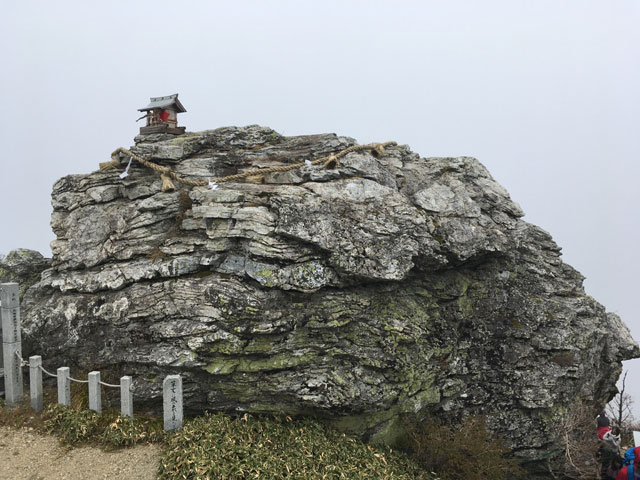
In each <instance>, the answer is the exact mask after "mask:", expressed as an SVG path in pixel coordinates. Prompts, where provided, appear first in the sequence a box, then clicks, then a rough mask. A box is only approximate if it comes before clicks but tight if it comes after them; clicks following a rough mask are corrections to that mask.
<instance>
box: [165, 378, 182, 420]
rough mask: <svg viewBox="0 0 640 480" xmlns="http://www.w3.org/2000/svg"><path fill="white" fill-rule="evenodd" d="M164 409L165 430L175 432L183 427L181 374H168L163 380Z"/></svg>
mask: <svg viewBox="0 0 640 480" xmlns="http://www.w3.org/2000/svg"><path fill="white" fill-rule="evenodd" d="M162 410H163V414H164V429H165V430H167V431H170V432H173V431H175V430H178V429H180V428H182V420H183V399H182V377H181V376H180V375H167V376H166V377H165V379H164V381H163V382H162Z"/></svg>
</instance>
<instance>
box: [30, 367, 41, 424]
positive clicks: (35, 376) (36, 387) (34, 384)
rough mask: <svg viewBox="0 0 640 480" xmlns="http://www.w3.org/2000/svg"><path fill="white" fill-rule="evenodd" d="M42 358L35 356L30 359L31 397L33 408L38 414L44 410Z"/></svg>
mask: <svg viewBox="0 0 640 480" xmlns="http://www.w3.org/2000/svg"><path fill="white" fill-rule="evenodd" d="M41 366H42V357H41V356H40V355H33V356H31V357H29V396H30V397H31V408H33V409H34V410H35V411H36V412H39V411H41V410H42V370H40V367H41Z"/></svg>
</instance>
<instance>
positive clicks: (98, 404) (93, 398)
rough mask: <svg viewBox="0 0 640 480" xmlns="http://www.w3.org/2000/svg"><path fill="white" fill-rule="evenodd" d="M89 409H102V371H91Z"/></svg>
mask: <svg viewBox="0 0 640 480" xmlns="http://www.w3.org/2000/svg"><path fill="white" fill-rule="evenodd" d="M89 410H93V411H95V412H98V413H100V412H101V411H102V391H101V389H100V372H98V371H93V372H89Z"/></svg>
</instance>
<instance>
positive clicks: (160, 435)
mask: <svg viewBox="0 0 640 480" xmlns="http://www.w3.org/2000/svg"><path fill="white" fill-rule="evenodd" d="M164 437H165V432H164V430H163V429H162V424H161V423H160V421H159V420H157V419H138V418H137V417H136V419H135V420H132V419H130V418H129V417H117V418H116V419H114V421H113V422H111V423H110V424H109V425H107V427H106V428H105V429H104V433H103V434H102V442H101V443H102V444H103V445H105V446H108V447H130V446H132V445H135V444H136V443H144V442H158V441H162V440H163V439H164Z"/></svg>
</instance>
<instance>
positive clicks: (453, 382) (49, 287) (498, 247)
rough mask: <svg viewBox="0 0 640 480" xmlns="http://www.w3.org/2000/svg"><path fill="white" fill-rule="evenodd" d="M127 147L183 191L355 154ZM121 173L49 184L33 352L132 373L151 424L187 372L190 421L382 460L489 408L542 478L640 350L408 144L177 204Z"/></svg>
mask: <svg viewBox="0 0 640 480" xmlns="http://www.w3.org/2000/svg"><path fill="white" fill-rule="evenodd" d="M136 141H137V142H138V144H137V145H136V147H135V148H134V150H135V151H136V152H137V153H138V154H140V155H148V156H150V157H152V158H154V159H155V161H157V162H158V163H159V164H161V165H167V166H170V167H171V168H172V169H174V170H175V171H176V172H177V173H179V174H180V175H183V176H185V177H187V178H192V179H195V178H207V177H213V176H224V175H228V174H235V173H238V172H242V171H244V170H246V169H249V168H255V167H270V166H275V165H288V164H290V163H292V162H296V163H298V162H302V163H304V161H305V160H314V159H316V158H319V157H323V156H326V155H329V154H331V153H336V152H338V151H339V150H341V149H344V148H346V147H348V146H351V145H353V144H354V143H355V142H354V140H353V139H350V138H347V137H339V136H336V135H313V136H301V137H290V138H287V137H282V136H280V135H278V134H277V133H275V132H273V131H272V130H270V129H268V128H263V127H258V126H249V127H242V128H236V127H229V128H222V129H218V130H209V131H205V132H198V133H189V134H186V135H183V136H179V137H171V136H166V135H149V136H140V137H137V139H136ZM106 156H108V155H106ZM125 164H126V162H124V164H123V165H122V167H121V170H123V169H124V165H125ZM119 173H120V171H97V172H94V173H92V174H88V175H70V176H67V177H64V178H62V179H60V180H59V181H58V182H56V184H55V185H54V188H53V195H52V204H53V206H54V212H53V214H52V218H51V224H52V228H53V230H54V232H55V234H56V236H57V239H56V240H55V241H54V242H53V244H52V249H53V252H54V257H53V260H52V264H51V268H49V269H47V270H45V271H44V272H42V275H41V281H40V282H39V283H37V284H36V285H35V286H34V287H32V288H31V289H29V291H28V292H27V294H26V295H25V298H24V301H23V323H24V338H25V347H26V346H27V345H29V348H30V349H31V350H33V351H34V352H37V353H40V354H42V355H43V356H44V357H45V358H46V359H47V362H55V363H54V364H56V365H64V364H67V365H69V364H72V365H77V366H78V367H80V368H83V369H89V370H90V369H107V368H108V369H110V370H113V369H117V368H121V370H122V371H127V372H134V373H135V376H136V390H135V393H136V403H138V402H139V403H140V405H141V406H144V407H145V408H146V407H149V408H153V409H156V410H157V411H159V410H160V407H161V406H160V405H159V403H160V402H159V399H160V398H161V396H162V385H161V382H160V380H159V379H161V378H164V377H165V376H166V375H168V374H176V373H180V375H181V376H182V379H183V382H184V397H185V404H184V405H185V408H186V409H187V410H188V411H190V412H193V413H196V412H202V411H204V410H226V411H233V412H238V411H248V412H257V413H260V412H286V413H288V414H292V415H293V414H305V415H315V416H317V417H320V418H324V419H326V420H327V421H328V422H331V423H333V424H334V425H336V426H338V427H340V428H342V429H344V430H347V431H351V432H355V433H358V434H360V435H361V436H362V437H364V438H367V439H370V440H372V441H384V442H389V443H393V442H394V440H395V439H397V438H398V436H401V435H403V430H402V428H401V427H402V425H401V422H400V418H401V417H402V416H410V417H415V418H416V419H420V418H422V417H423V416H424V415H426V414H432V415H440V416H444V417H446V418H450V419H453V420H455V419H459V418H461V417H462V416H463V415H465V414H468V413H482V414H486V415H487V416H488V418H489V419H490V428H491V429H493V430H494V431H497V432H499V433H501V434H502V435H504V437H505V439H506V441H507V444H508V445H509V446H511V447H512V448H514V449H515V451H516V454H518V455H521V456H523V457H527V458H529V459H536V458H538V459H540V460H542V461H546V458H547V457H548V455H549V454H550V453H552V452H555V451H556V446H555V445H554V433H555V425H556V421H557V418H558V416H559V415H561V414H562V412H566V411H567V410H570V409H572V408H574V407H576V406H577V404H578V403H584V404H585V405H586V406H587V408H592V409H593V410H594V412H596V411H597V409H600V408H602V406H603V405H604V404H605V403H606V401H607V400H608V399H609V398H610V397H611V395H612V393H613V392H614V391H615V382H616V379H617V377H618V374H619V372H620V370H621V363H620V362H621V361H622V360H625V359H629V358H634V357H637V356H638V355H639V353H640V350H639V348H638V345H637V344H636V342H635V341H634V340H633V339H632V338H631V335H630V334H629V331H628V329H627V328H626V327H625V326H624V324H623V323H622V322H621V321H620V319H618V318H617V317H615V316H613V315H611V314H607V312H606V311H605V309H604V307H602V306H601V305H600V304H598V303H597V302H596V301H595V300H594V299H593V298H591V297H589V296H588V295H586V294H585V292H584V289H583V287H582V281H583V277H582V276H581V275H580V274H579V273H578V272H576V271H575V270H574V269H573V268H571V267H570V266H568V265H566V264H564V263H563V262H562V259H561V256H560V249H559V247H558V246H557V245H556V244H555V243H554V242H553V240H552V238H551V236H550V235H549V234H548V233H547V232H545V231H543V230H542V229H540V228H538V227H536V226H534V225H531V224H528V223H527V222H524V221H523V220H522V219H521V218H520V217H522V215H523V212H522V210H521V209H520V207H519V206H518V205H517V204H516V203H515V202H513V201H512V200H511V198H510V197H509V194H508V193H507V191H506V190H505V189H504V188H503V187H501V186H500V185H499V184H498V183H496V182H495V180H494V179H493V178H492V177H491V175H490V174H489V172H488V171H487V170H486V168H484V167H483V166H482V165H481V164H480V163H479V162H478V161H477V160H475V159H473V158H470V157H458V158H420V157H419V156H418V155H417V154H415V153H413V152H411V151H410V150H409V149H408V148H407V147H406V146H396V147H389V148H387V149H386V152H385V154H384V155H374V154H372V153H371V152H369V151H360V152H353V153H350V154H348V155H346V156H344V157H343V158H341V159H340V161H339V162H338V164H337V166H336V168H335V169H325V168H323V167H322V166H305V167H304V168H301V169H299V170H296V171H291V172H284V173H282V172H281V173H274V174H269V175H265V176H264V178H263V183H234V182H229V183H220V184H219V188H218V189H217V190H210V189H209V188H208V187H194V188H186V187H182V188H178V190H177V191H175V192H171V193H163V192H161V182H160V179H159V177H158V175H157V174H156V173H155V172H153V171H151V170H148V169H146V168H144V167H141V166H139V165H136V164H135V163H134V164H133V165H132V167H131V169H130V170H129V176H128V177H126V178H125V179H120V178H119V176H118V174H119ZM178 187H180V186H179V185H178ZM31 350H29V351H31ZM533 463H535V462H529V463H528V465H532V464H533Z"/></svg>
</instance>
